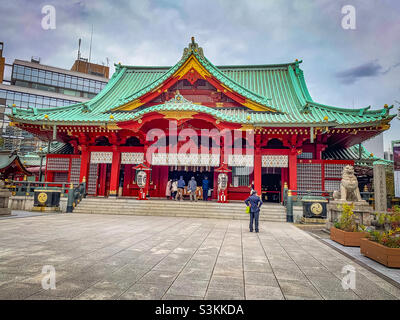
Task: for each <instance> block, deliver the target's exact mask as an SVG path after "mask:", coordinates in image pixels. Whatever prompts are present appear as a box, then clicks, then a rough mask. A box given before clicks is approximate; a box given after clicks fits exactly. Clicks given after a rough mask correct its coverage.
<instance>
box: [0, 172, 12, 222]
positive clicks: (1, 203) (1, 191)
mask: <svg viewBox="0 0 400 320" xmlns="http://www.w3.org/2000/svg"><path fill="white" fill-rule="evenodd" d="M10 197H11V192H10V191H9V190H8V189H6V188H5V187H4V181H3V180H0V216H9V215H10V214H11V209H10V208H9V207H8V200H9V199H10Z"/></svg>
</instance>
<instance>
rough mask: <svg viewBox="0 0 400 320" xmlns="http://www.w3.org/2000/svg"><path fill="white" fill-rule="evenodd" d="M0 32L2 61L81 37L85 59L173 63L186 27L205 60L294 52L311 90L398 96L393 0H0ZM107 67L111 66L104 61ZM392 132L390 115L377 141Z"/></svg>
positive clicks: (265, 59) (344, 98)
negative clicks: (347, 21)
mask: <svg viewBox="0 0 400 320" xmlns="http://www.w3.org/2000/svg"><path fill="white" fill-rule="evenodd" d="M0 2H1V19H0V41H4V43H5V49H4V55H5V56H6V59H7V62H8V63H11V62H12V61H13V59H14V58H18V59H28V60H29V59H30V58H31V56H39V57H41V62H42V63H43V64H48V65H53V66H58V67H62V68H70V67H71V66H72V64H73V61H74V59H75V58H76V55H77V48H78V39H79V38H82V55H83V56H84V57H88V55H89V43H90V33H91V28H92V25H93V29H94V34H93V45H92V61H93V62H97V63H102V62H106V61H107V60H106V58H109V61H110V65H112V64H113V63H118V62H121V63H123V64H131V65H173V64H175V63H176V62H177V61H178V59H179V58H180V57H181V55H182V50H183V48H184V47H185V46H187V43H188V42H189V41H190V37H191V36H195V38H196V42H198V43H199V45H200V46H201V47H203V50H204V53H205V55H206V56H207V58H208V59H209V60H210V61H212V62H213V63H214V64H217V65H223V64H268V63H285V62H289V61H293V60H295V59H299V60H303V63H302V64H301V68H302V69H303V70H304V73H305V78H306V81H307V84H308V87H309V90H310V93H311V96H312V97H313V99H314V100H315V101H317V102H320V103H324V104H329V105H333V106H339V107H347V108H353V107H354V108H361V107H366V106H369V105H371V107H372V108H381V107H382V106H383V105H384V104H385V103H387V104H389V105H392V104H393V105H394V106H395V109H393V110H392V113H396V110H397V109H398V107H399V106H400V104H399V103H396V100H397V101H399V102H400V1H398V0H359V1H352V0H343V1H342V0H318V1H317V0H316V1H305V0H287V1H284V0H279V1H278V0H246V1H239V0H201V1H198V0H186V1H185V0H168V1H167V0H158V1H156V0H153V1H151V0H131V1H127V0H113V1H103V0H92V1H90V0H87V1H77V0H69V1H61V0H56V1H51V0H49V1H45V2H42V1H36V0H14V1H9V0H0ZM45 5H53V6H54V7H55V9H56V28H55V29H54V30H45V29H43V28H42V24H41V22H42V19H43V17H44V14H42V8H43V7H44V6H45ZM346 5H352V6H353V7H354V8H355V18H356V20H355V21H356V22H355V29H344V28H343V27H342V19H343V17H344V16H345V14H343V13H342V8H343V6H346ZM112 71H114V68H112ZM394 139H400V121H399V120H397V119H395V120H393V121H392V128H391V129H390V130H389V131H387V132H386V133H385V148H387V147H388V145H389V143H390V141H391V140H394Z"/></svg>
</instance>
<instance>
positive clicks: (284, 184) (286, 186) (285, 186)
mask: <svg viewBox="0 0 400 320" xmlns="http://www.w3.org/2000/svg"><path fill="white" fill-rule="evenodd" d="M283 188H284V189H287V188H288V184H287V182H286V181H285V182H284V183H283Z"/></svg>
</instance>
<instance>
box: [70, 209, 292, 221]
mask: <svg viewBox="0 0 400 320" xmlns="http://www.w3.org/2000/svg"><path fill="white" fill-rule="evenodd" d="M74 213H76V214H108V215H109V214H112V215H136V216H150V215H152V216H165V217H190V218H212V219H235V220H248V219H249V216H248V215H247V214H230V215H226V214H215V213H214V214H207V213H199V212H193V213H188V212H183V213H173V212H156V213H154V212H144V211H135V212H120V211H86V210H80V209H75V210H74ZM260 220H261V221H274V222H286V216H285V217H282V216H279V217H274V216H266V215H260Z"/></svg>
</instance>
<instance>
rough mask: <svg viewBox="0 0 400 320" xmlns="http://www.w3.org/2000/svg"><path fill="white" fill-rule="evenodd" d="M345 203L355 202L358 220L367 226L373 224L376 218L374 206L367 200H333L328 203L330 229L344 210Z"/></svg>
mask: <svg viewBox="0 0 400 320" xmlns="http://www.w3.org/2000/svg"><path fill="white" fill-rule="evenodd" d="M343 204H349V205H351V204H354V209H353V212H354V214H355V215H356V222H357V223H358V224H363V225H364V226H366V227H369V226H371V222H372V220H373V219H374V215H373V214H372V213H373V211H374V210H373V208H372V207H371V206H370V205H369V204H368V202H366V201H364V200H363V201H357V202H349V201H343V200H333V201H330V202H329V203H328V206H327V209H328V217H327V223H326V228H327V229H328V230H330V228H331V227H333V224H334V223H335V222H336V221H338V220H339V217H340V216H341V214H342V212H343Z"/></svg>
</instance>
